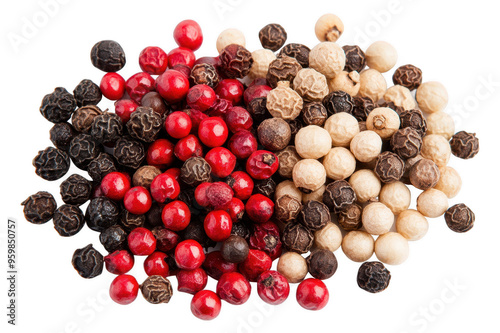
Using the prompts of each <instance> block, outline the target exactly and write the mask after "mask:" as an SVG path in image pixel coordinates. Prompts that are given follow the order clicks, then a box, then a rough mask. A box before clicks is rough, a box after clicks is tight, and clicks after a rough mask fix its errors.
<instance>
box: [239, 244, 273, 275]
mask: <svg viewBox="0 0 500 333" xmlns="http://www.w3.org/2000/svg"><path fill="white" fill-rule="evenodd" d="M272 264H273V261H272V260H271V257H269V256H268V255H267V253H265V252H264V251H260V250H254V249H250V251H249V252H248V257H247V258H246V259H245V261H243V262H242V263H241V264H239V265H238V270H239V272H240V273H241V274H243V276H244V277H245V278H247V279H248V281H250V282H256V281H257V279H258V278H259V276H260V275H261V274H262V273H264V272H267V271H268V270H270V269H271V266H272Z"/></svg>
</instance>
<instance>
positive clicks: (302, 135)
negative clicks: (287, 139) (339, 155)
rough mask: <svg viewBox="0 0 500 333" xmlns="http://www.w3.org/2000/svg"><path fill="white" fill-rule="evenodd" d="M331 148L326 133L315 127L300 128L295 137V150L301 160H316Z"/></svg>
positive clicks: (328, 136) (324, 130)
mask: <svg viewBox="0 0 500 333" xmlns="http://www.w3.org/2000/svg"><path fill="white" fill-rule="evenodd" d="M331 148H332V138H331V137H330V134H329V133H328V131H327V130H326V129H324V128H322V127H319V126H316V125H309V126H305V127H302V128H301V129H300V130H299V131H298V132H297V134H296V135H295V149H296V150H297V154H299V155H300V157H302V158H314V159H318V158H321V157H323V156H325V155H326V154H327V153H328V152H329V151H330V149H331Z"/></svg>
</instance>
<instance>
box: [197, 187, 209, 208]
mask: <svg viewBox="0 0 500 333" xmlns="http://www.w3.org/2000/svg"><path fill="white" fill-rule="evenodd" d="M210 186H212V183H208V182H203V183H201V184H200V185H198V186H197V187H196V189H195V190H194V199H195V200H196V202H197V203H198V205H200V206H201V207H208V206H209V205H210V201H209V200H208V197H207V190H208V188H209V187H210Z"/></svg>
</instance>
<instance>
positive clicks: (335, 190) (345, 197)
mask: <svg viewBox="0 0 500 333" xmlns="http://www.w3.org/2000/svg"><path fill="white" fill-rule="evenodd" d="M354 202H356V192H354V189H353V188H352V187H351V185H350V184H349V183H348V182H347V181H345V180H336V181H334V182H332V183H330V184H328V185H327V186H326V188H325V193H323V203H324V204H325V205H326V206H327V207H328V209H330V211H333V212H340V211H343V210H344V209H346V208H348V207H349V206H350V205H352V204H353V203H354Z"/></svg>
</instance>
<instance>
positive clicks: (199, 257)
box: [175, 239, 205, 270]
mask: <svg viewBox="0 0 500 333" xmlns="http://www.w3.org/2000/svg"><path fill="white" fill-rule="evenodd" d="M203 261H205V252H203V248H202V247H201V245H200V243H198V242H197V241H195V240H192V239H188V240H185V241H182V242H180V243H179V244H178V245H177V247H176V248H175V262H176V263H177V266H178V267H179V268H180V269H187V270H193V269H196V268H199V267H201V265H202V264H203Z"/></svg>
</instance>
